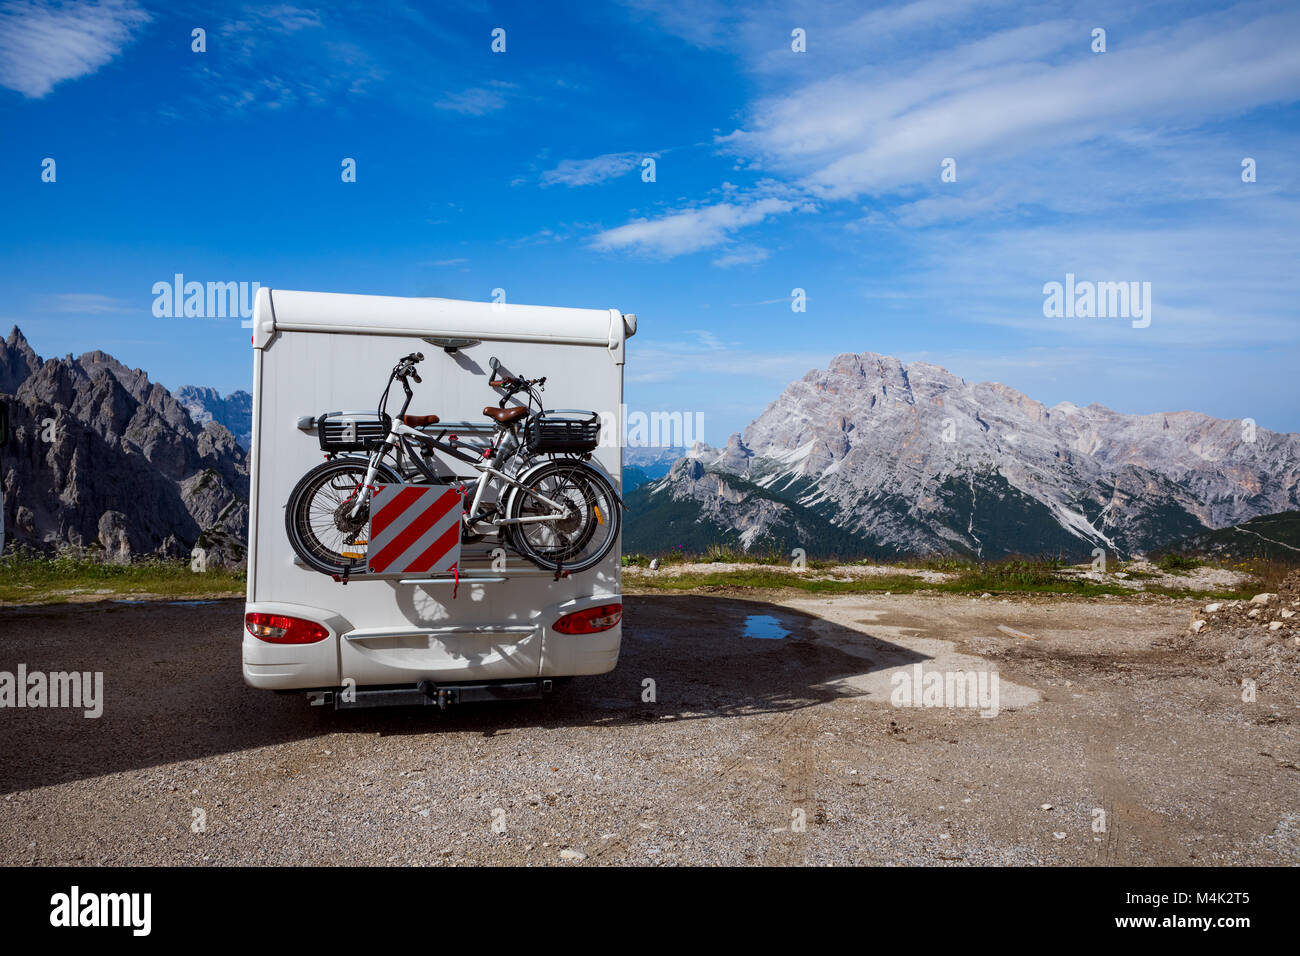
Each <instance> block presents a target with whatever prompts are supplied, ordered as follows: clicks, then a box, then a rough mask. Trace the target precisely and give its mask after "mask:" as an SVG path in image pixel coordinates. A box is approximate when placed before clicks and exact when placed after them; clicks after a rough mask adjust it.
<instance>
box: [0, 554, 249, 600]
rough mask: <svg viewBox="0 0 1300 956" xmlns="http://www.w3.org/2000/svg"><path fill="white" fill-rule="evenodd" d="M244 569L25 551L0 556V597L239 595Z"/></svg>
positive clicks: (183, 597) (243, 580)
mask: <svg viewBox="0 0 1300 956" xmlns="http://www.w3.org/2000/svg"><path fill="white" fill-rule="evenodd" d="M244 582H245V577H244V572H243V570H242V569H241V570H239V571H226V570H212V571H207V572H204V573H202V574H199V573H195V572H194V571H191V570H190V565H189V562H188V561H164V560H159V559H149V560H144V561H136V562H132V563H131V564H111V563H108V562H105V561H102V560H98V559H97V558H96V557H94V556H93V555H90V554H75V555H74V554H63V555H58V556H55V557H44V556H38V555H33V554H30V553H14V554H6V555H4V556H3V557H0V601H3V602H6V603H10V604H64V603H67V602H68V601H71V600H75V599H78V598H84V597H86V596H91V595H93V596H96V597H100V598H114V597H131V596H136V595H150V596H157V597H160V598H169V599H174V600H178V599H186V598H210V597H239V596H241V595H242V594H243V593H244Z"/></svg>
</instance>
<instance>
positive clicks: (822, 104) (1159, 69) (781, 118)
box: [720, 8, 1300, 198]
mask: <svg viewBox="0 0 1300 956" xmlns="http://www.w3.org/2000/svg"><path fill="white" fill-rule="evenodd" d="M1252 12H1253V9H1252V8H1234V9H1232V10H1229V11H1225V12H1224V13H1221V14H1212V15H1207V16H1203V17H1198V18H1194V19H1191V20H1188V21H1186V22H1184V23H1182V24H1178V25H1175V26H1165V27H1162V28H1161V29H1160V30H1159V31H1158V32H1156V33H1153V34H1152V35H1150V36H1147V37H1137V38H1134V39H1133V40H1132V41H1131V42H1128V43H1125V44H1123V45H1121V44H1118V43H1114V42H1113V41H1112V46H1111V49H1110V51H1109V52H1107V53H1104V54H1093V53H1091V52H1090V51H1089V50H1088V46H1087V42H1086V41H1087V37H1088V30H1087V29H1086V25H1085V24H1080V23H1075V22H1069V21H1049V22H1046V23H1040V24H1036V25H1032V26H1024V27H1017V28H1014V29H1010V30H1003V31H1001V32H998V33H994V34H992V35H989V36H985V37H982V38H980V39H977V40H974V41H971V42H967V43H965V44H963V45H960V46H956V47H953V48H950V49H945V50H941V51H936V52H933V53H932V54H931V55H930V56H929V57H928V58H926V59H922V60H920V61H917V62H912V63H907V64H903V63H899V64H883V65H882V64H872V65H871V66H868V67H860V68H856V69H851V70H847V71H845V72H841V73H838V74H836V75H834V76H831V77H830V78H827V79H823V80H820V81H817V82H814V83H807V84H805V85H803V86H801V87H800V88H798V89H796V90H795V91H794V92H792V93H789V94H782V95H779V96H775V97H772V98H769V99H767V100H765V101H763V102H761V103H760V104H759V106H758V107H757V109H756V110H755V111H754V116H753V121H752V123H751V124H749V127H748V128H747V129H742V130H738V131H736V132H735V133H733V134H731V135H730V136H726V137H722V138H721V139H720V142H721V143H722V144H724V145H726V146H729V147H731V148H733V149H735V150H737V151H738V152H740V153H741V154H743V155H748V156H750V157H756V158H759V159H761V160H762V161H764V162H765V163H767V164H770V165H774V166H777V167H780V168H782V169H784V170H786V171H787V172H788V173H793V174H795V175H798V176H800V177H801V182H802V184H803V185H804V186H805V187H807V188H810V189H813V190H815V191H817V192H818V193H819V194H821V195H825V196H829V197H838V198H854V197H857V196H861V195H864V194H867V195H879V194H881V193H885V192H889V191H891V190H894V189H897V188H900V187H904V186H909V185H916V184H923V185H929V184H931V183H933V182H936V181H937V178H938V177H937V172H936V164H937V163H938V161H939V159H941V158H943V157H945V156H954V157H957V158H958V162H959V163H961V162H963V161H966V160H969V159H971V158H972V157H994V156H995V157H1006V156H1029V155H1032V156H1036V157H1038V158H1040V159H1042V158H1046V157H1049V156H1051V155H1052V154H1053V153H1057V152H1059V151H1060V150H1061V149H1062V148H1063V147H1066V146H1070V145H1074V144H1078V143H1082V142H1085V141H1088V140H1092V139H1095V138H1099V137H1101V138H1107V137H1119V136H1123V135H1124V134H1125V133H1127V132H1129V131H1131V130H1133V129H1135V128H1143V127H1145V126H1149V124H1150V123H1151V118H1152V117H1159V122H1160V125H1161V127H1164V128H1175V129H1176V128H1179V127H1180V126H1181V127H1194V126H1196V125H1198V124H1200V123H1203V122H1205V121H1207V120H1211V119H1217V118H1220V117H1222V116H1228V115H1233V116H1235V115H1241V114H1244V113H1246V112H1248V111H1250V110H1251V109H1254V108H1256V107H1259V106H1263V105H1267V104H1270V103H1276V102H1290V101H1293V100H1295V99H1296V98H1297V95H1298V91H1300V57H1297V56H1296V55H1295V50H1294V44H1293V43H1292V41H1291V38H1292V37H1294V36H1295V35H1296V34H1297V32H1298V31H1300V11H1297V10H1286V11H1284V12H1281V13H1276V14H1269V15H1254V16H1252V15H1251V14H1252ZM1076 50H1077V51H1078V52H1075V51H1076ZM846 104H852V108H851V109H849V108H846Z"/></svg>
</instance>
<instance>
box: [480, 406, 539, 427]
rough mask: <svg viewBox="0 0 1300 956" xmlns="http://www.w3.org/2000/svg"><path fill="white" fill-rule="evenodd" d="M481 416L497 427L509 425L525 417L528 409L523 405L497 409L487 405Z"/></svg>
mask: <svg viewBox="0 0 1300 956" xmlns="http://www.w3.org/2000/svg"><path fill="white" fill-rule="evenodd" d="M483 414H484V415H486V416H487V417H488V418H490V419H492V420H493V421H494V422H496V423H497V424H499V425H509V424H510V423H511V422H517V421H519V419H521V418H523V417H524V416H525V415H527V414H528V409H527V408H526V407H525V406H523V405H515V406H513V407H512V408H497V407H496V406H495V405H489V406H487V408H485V409H483Z"/></svg>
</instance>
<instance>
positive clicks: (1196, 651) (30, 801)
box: [0, 592, 1300, 865]
mask: <svg viewBox="0 0 1300 956" xmlns="http://www.w3.org/2000/svg"><path fill="white" fill-rule="evenodd" d="M1195 607H1196V605H1195V604H1193V603H1191V602H1185V601H1176V600H1171V599H1167V598H1158V597H1148V596H1139V597H1134V598H1119V599H1117V598H1109V599H1101V598H1098V599H1076V598H1070V599H1066V598H1060V597H1050V598H1049V597H1043V598H1034V599H1024V600H1015V601H1010V600H1006V601H1004V600H1000V599H998V598H991V599H983V600H981V599H978V598H971V597H966V596H943V595H930V594H914V595H907V596H900V595H880V594H872V595H852V596H837V597H817V596H809V595H807V594H802V593H794V592H781V593H769V594H753V593H729V592H721V593H700V592H687V593H680V594H661V593H654V594H641V595H637V594H631V595H628V596H627V597H626V616H625V621H626V627H625V632H624V633H625V636H624V645H623V656H622V660H621V662H620V664H619V666H618V668H617V669H616V670H615V671H614V672H613V673H611V674H608V675H605V676H602V677H595V678H580V679H577V680H574V681H573V682H571V683H568V684H565V685H563V686H561V687H560V688H558V689H557V690H556V692H555V693H554V694H553V695H552V696H551V697H550V698H548V699H547V700H545V701H541V702H520V703H511V704H483V705H466V706H464V707H462V708H461V709H459V710H452V711H449V712H447V713H440V712H439V711H437V709H436V708H421V709H409V708H407V709H392V710H373V711H350V712H335V711H325V710H322V709H318V708H309V707H308V706H306V704H305V702H304V701H303V699H302V698H300V697H297V696H277V695H274V694H271V693H268V692H265V691H255V690H252V689H250V688H247V687H245V686H244V684H243V682H242V680H241V677H240V667H239V641H240V624H241V613H242V609H243V608H242V602H240V601H220V602H211V603H198V604H188V605H171V604H143V605H141V604H134V605H130V604H112V603H103V604H95V605H78V606H65V607H53V608H6V609H3V610H0V671H9V672H14V671H15V670H16V668H17V667H18V665H19V664H23V665H25V666H26V668H27V669H28V670H29V671H46V672H50V671H62V670H72V669H77V670H90V671H102V672H103V673H104V684H105V689H104V694H105V704H104V712H103V715H102V716H101V717H99V718H98V719H87V718H85V717H83V716H82V714H81V713H80V712H79V711H69V710H52V709H21V710H18V709H5V710H3V711H0V793H2V795H3V797H2V799H0V863H3V864H5V865H23V864H87V865H90V864H197V865H203V864H347V865H355V864H371V863H396V864H408V863H409V864H422V865H427V864H438V865H468V864H503V863H524V864H536V865H551V864H564V865H593V864H623V863H632V864H650V865H682V864H747V863H748V864H827V863H846V864H886V863H892V864H942V865H962V864H1103V865H1104V864H1185V863H1192V864H1296V863H1300V734H1298V733H1297V716H1298V714H1297V707H1298V706H1300V696H1298V695H1297V687H1300V679H1298V677H1297V673H1298V671H1297V653H1298V651H1297V648H1295V647H1294V646H1293V644H1294V639H1293V638H1292V637H1290V636H1286V637H1285V638H1282V637H1276V635H1274V637H1270V638H1267V639H1265V640H1263V642H1262V643H1260V645H1259V647H1258V649H1257V653H1258V654H1261V655H1267V657H1268V660H1267V661H1266V662H1261V663H1260V665H1259V667H1258V668H1257V669H1258V671H1259V678H1258V679H1257V680H1255V682H1254V684H1253V685H1252V686H1253V691H1254V692H1253V694H1252V693H1245V694H1244V693H1243V687H1242V684H1241V681H1242V679H1243V677H1247V679H1250V678H1249V676H1248V675H1249V674H1250V673H1252V664H1251V661H1250V659H1249V658H1246V659H1243V658H1242V657H1241V655H1240V654H1237V655H1236V656H1234V657H1233V659H1232V660H1231V661H1228V660H1227V658H1228V657H1229V656H1231V655H1230V654H1229V653H1228V650H1227V649H1226V648H1225V646H1223V645H1222V643H1219V644H1210V643H1206V644H1202V643H1198V642H1197V640H1196V639H1194V637H1193V638H1189V636H1188V624H1189V620H1190V618H1191V617H1192V611H1193V610H1194V608H1195ZM1222 640H1225V639H1221V641H1222ZM1270 641H1271V643H1269V642H1270ZM917 665H920V668H921V670H920V676H918V675H917V671H916V667H917ZM1229 665H1231V666H1229ZM1265 665H1267V666H1265ZM957 672H960V673H961V674H964V675H971V674H973V675H977V676H978V675H980V674H982V675H983V679H984V681H985V684H984V688H985V689H986V690H991V688H992V686H993V684H992V681H993V678H994V676H996V681H997V685H996V686H997V689H998V697H997V701H996V707H990V706H980V705H981V704H983V705H987V704H989V703H990V699H989V697H988V696H987V694H986V696H985V698H984V700H983V701H979V700H970V699H967V700H965V701H959V700H957V699H955V698H954V697H953V696H952V693H950V692H949V691H948V689H947V688H946V687H943V686H940V685H939V683H938V682H935V683H934V684H933V685H932V686H931V685H929V684H928V683H927V682H929V681H930V678H928V677H927V676H926V675H929V674H931V673H938V674H940V675H948V674H956V673H957ZM647 682H653V683H652V684H651V683H647ZM905 685H906V690H907V691H908V692H909V693H910V691H912V690H914V689H918V688H919V689H921V691H922V692H921V693H920V694H916V695H914V697H913V699H912V700H910V701H908V700H903V699H902V697H903V695H904V692H905ZM927 686H930V687H931V689H933V690H934V694H933V695H931V697H930V698H927V694H926V688H927ZM952 686H953V688H956V687H957V683H956V682H953V683H952ZM651 690H653V693H651ZM1243 697H1246V698H1253V699H1246V700H1243ZM909 703H910V704H921V705H922V706H898V705H899V704H909ZM927 703H929V704H937V705H935V706H925V704H927ZM972 705H974V706H972ZM981 711H983V712H984V714H987V715H986V716H982V715H981ZM991 711H996V713H991Z"/></svg>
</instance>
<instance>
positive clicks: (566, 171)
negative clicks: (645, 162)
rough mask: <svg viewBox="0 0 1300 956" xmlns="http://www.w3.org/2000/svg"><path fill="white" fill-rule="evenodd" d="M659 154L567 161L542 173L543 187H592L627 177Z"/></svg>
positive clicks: (637, 154) (613, 154) (616, 155)
mask: <svg viewBox="0 0 1300 956" xmlns="http://www.w3.org/2000/svg"><path fill="white" fill-rule="evenodd" d="M658 155H659V154H658V153H605V154H604V155H603V156H594V157H592V158H591V159H565V160H562V161H561V162H560V163H559V165H557V166H556V167H555V168H554V169H548V170H546V172H544V173H542V179H541V181H542V185H543V186H554V185H557V184H558V185H562V186H591V185H594V184H596V183H603V182H604V181H605V180H607V179H614V178H615V177H617V176H622V175H625V174H626V173H629V172H631V171H632V170H633V169H635V168H637V167H638V166H640V165H641V161H642V159H644V158H645V157H647V156H654V157H657V156H658Z"/></svg>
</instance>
